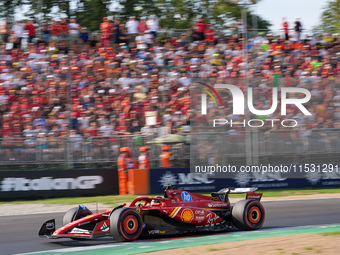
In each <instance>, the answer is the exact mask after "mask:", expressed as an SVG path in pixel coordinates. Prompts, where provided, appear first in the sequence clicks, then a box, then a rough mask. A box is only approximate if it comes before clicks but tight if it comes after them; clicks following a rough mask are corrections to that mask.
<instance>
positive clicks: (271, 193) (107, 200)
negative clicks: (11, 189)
mask: <svg viewBox="0 0 340 255" xmlns="http://www.w3.org/2000/svg"><path fill="white" fill-rule="evenodd" d="M257 192H263V197H285V196H298V195H313V194H320V193H340V188H325V189H294V190H265V191H257ZM203 194H204V193H203ZM205 194H206V195H210V194H209V193H205ZM136 197H137V196H136V195H125V196H119V195H117V196H95V197H63V198H50V199H40V200H25V201H11V202H0V205H1V204H32V203H36V204H41V203H42V204H69V205H71V204H88V203H103V204H105V205H108V206H115V205H117V204H120V203H129V202H131V201H132V200H133V199H134V198H136ZM230 197H235V198H244V197H245V194H234V195H230Z"/></svg>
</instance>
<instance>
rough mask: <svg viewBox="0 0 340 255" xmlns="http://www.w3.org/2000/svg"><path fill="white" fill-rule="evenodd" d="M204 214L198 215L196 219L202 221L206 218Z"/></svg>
mask: <svg viewBox="0 0 340 255" xmlns="http://www.w3.org/2000/svg"><path fill="white" fill-rule="evenodd" d="M204 218H205V217H204V216H196V217H195V220H197V221H198V222H201V221H202V220H204Z"/></svg>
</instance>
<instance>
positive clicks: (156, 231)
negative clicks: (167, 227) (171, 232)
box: [148, 229, 165, 235]
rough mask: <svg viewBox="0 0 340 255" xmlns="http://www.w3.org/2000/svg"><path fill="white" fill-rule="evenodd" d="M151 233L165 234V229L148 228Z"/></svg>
mask: <svg viewBox="0 0 340 255" xmlns="http://www.w3.org/2000/svg"><path fill="white" fill-rule="evenodd" d="M148 233H149V235H157V234H165V231H160V230H159V229H154V230H148Z"/></svg>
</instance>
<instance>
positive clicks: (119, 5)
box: [0, 0, 271, 31]
mask: <svg viewBox="0 0 340 255" xmlns="http://www.w3.org/2000/svg"><path fill="white" fill-rule="evenodd" d="M18 13H22V14H23V15H25V17H34V18H36V19H39V18H40V19H44V20H51V19H53V18H57V17H58V16H59V15H64V16H67V17H68V18H70V17H72V16H74V17H76V18H77V20H78V22H79V23H80V24H81V25H82V26H85V27H87V28H88V30H90V31H95V30H98V29H99V25H100V23H101V21H102V17H104V16H113V17H120V18H122V20H123V21H124V20H127V19H128V17H129V16H136V17H137V18H140V17H142V16H146V17H148V16H149V15H151V14H156V15H157V17H158V19H159V21H160V25H161V27H162V28H177V29H185V28H189V27H191V26H192V24H193V23H195V22H196V20H197V18H199V17H204V18H205V19H206V21H207V22H209V23H212V24H214V25H215V27H216V28H217V29H225V28H228V27H230V26H231V25H232V24H233V23H234V22H235V21H236V20H237V19H238V18H240V17H241V9H240V7H239V6H238V5H235V4H231V3H227V2H226V1H209V0H201V1H195V0H172V1H167V0H115V1H110V0H57V1H50V0H0V17H2V18H6V19H8V20H10V21H13V20H14V18H15V17H16V18H17V17H18V16H21V15H18ZM256 18H257V23H258V28H259V29H268V28H269V27H270V25H271V24H270V23H269V22H268V21H267V20H265V19H263V18H262V17H260V16H258V15H256ZM37 21H39V20H37ZM252 21H253V19H252V15H251V13H250V12H248V24H249V26H250V27H252V26H253V24H252Z"/></svg>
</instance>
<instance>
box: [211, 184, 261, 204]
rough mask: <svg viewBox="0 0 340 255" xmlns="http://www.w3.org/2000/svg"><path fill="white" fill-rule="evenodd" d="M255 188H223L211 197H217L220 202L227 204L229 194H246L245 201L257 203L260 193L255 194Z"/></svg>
mask: <svg viewBox="0 0 340 255" xmlns="http://www.w3.org/2000/svg"><path fill="white" fill-rule="evenodd" d="M256 190H257V188H255V187H250V188H224V189H221V190H220V191H218V192H214V193H211V195H212V197H219V200H220V201H222V202H229V196H228V195H229V194H243V193H247V195H246V199H255V200H257V201H260V200H261V197H262V193H255V192H254V191H256Z"/></svg>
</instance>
